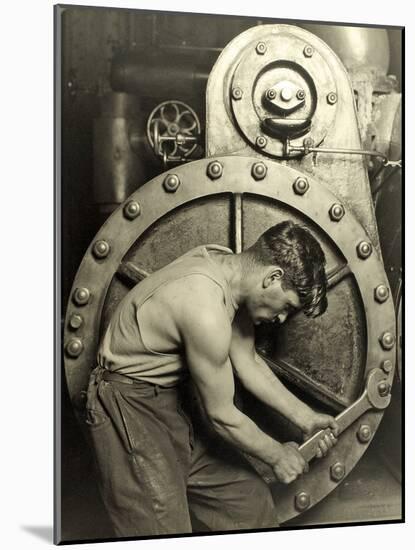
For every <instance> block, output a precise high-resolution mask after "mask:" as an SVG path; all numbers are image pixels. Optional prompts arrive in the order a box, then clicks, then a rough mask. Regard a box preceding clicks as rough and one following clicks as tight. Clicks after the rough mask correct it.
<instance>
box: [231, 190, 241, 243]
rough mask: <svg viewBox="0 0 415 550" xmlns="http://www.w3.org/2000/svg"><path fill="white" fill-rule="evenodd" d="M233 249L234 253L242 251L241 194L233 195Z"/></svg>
mask: <svg viewBox="0 0 415 550" xmlns="http://www.w3.org/2000/svg"><path fill="white" fill-rule="evenodd" d="M233 214H234V216H233V221H234V238H235V242H234V249H235V253H236V254H240V253H241V252H242V194H241V193H234V195H233Z"/></svg>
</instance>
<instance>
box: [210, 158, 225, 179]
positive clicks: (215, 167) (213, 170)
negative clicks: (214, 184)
mask: <svg viewBox="0 0 415 550" xmlns="http://www.w3.org/2000/svg"><path fill="white" fill-rule="evenodd" d="M206 173H207V175H208V176H209V178H210V179H211V180H217V179H219V178H220V177H221V176H222V174H223V166H222V164H221V163H220V162H218V161H217V160H214V161H213V162H210V163H209V164H208V167H207V171H206Z"/></svg>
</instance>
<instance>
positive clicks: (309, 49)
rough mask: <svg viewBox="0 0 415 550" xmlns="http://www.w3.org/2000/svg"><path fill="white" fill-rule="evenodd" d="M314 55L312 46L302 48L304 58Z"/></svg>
mask: <svg viewBox="0 0 415 550" xmlns="http://www.w3.org/2000/svg"><path fill="white" fill-rule="evenodd" d="M313 53H314V48H313V47H312V46H304V50H303V54H304V57H312V56H313Z"/></svg>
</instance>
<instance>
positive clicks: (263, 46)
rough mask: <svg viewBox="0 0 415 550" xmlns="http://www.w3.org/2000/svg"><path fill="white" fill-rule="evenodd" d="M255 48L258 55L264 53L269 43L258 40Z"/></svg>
mask: <svg viewBox="0 0 415 550" xmlns="http://www.w3.org/2000/svg"><path fill="white" fill-rule="evenodd" d="M255 50H256V53H257V54H258V55H264V53H265V52H266V51H267V45H266V44H265V42H258V44H257V45H256V48H255Z"/></svg>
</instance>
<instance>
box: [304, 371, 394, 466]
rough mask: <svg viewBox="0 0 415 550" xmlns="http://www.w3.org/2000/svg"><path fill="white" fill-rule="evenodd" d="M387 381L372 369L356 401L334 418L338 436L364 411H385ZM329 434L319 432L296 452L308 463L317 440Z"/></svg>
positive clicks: (384, 376) (388, 392) (324, 431)
mask: <svg viewBox="0 0 415 550" xmlns="http://www.w3.org/2000/svg"><path fill="white" fill-rule="evenodd" d="M389 380H390V375H387V374H385V373H384V372H383V371H382V369H380V368H374V369H372V370H371V371H370V372H369V374H368V377H367V380H366V387H365V391H364V392H363V393H362V395H361V396H360V397H359V399H358V400H357V401H355V402H354V403H352V404H351V405H350V406H349V407H347V409H345V410H344V411H342V412H341V413H340V414H339V415H338V416H336V421H337V424H338V425H339V434H338V435H340V434H341V433H342V432H344V431H345V430H346V428H348V427H349V426H351V425H352V424H353V422H354V421H355V420H357V419H358V418H360V417H361V416H362V414H364V413H365V412H366V411H368V410H370V409H377V410H381V409H385V408H386V407H387V406H388V405H389V403H390V400H391V395H390V384H389V383H388V382H389ZM330 432H331V430H330V428H326V429H324V430H320V431H318V432H316V433H315V434H314V435H313V436H311V437H310V438H309V439H307V441H305V442H304V443H303V444H302V445H301V446H300V447H299V448H298V451H299V452H300V453H301V454H302V456H303V458H304V459H305V460H306V461H307V462H310V460H311V459H313V458H314V457H315V456H316V454H317V450H318V448H319V447H318V442H319V440H320V439H322V438H323V437H324V436H325V435H326V434H330Z"/></svg>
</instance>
